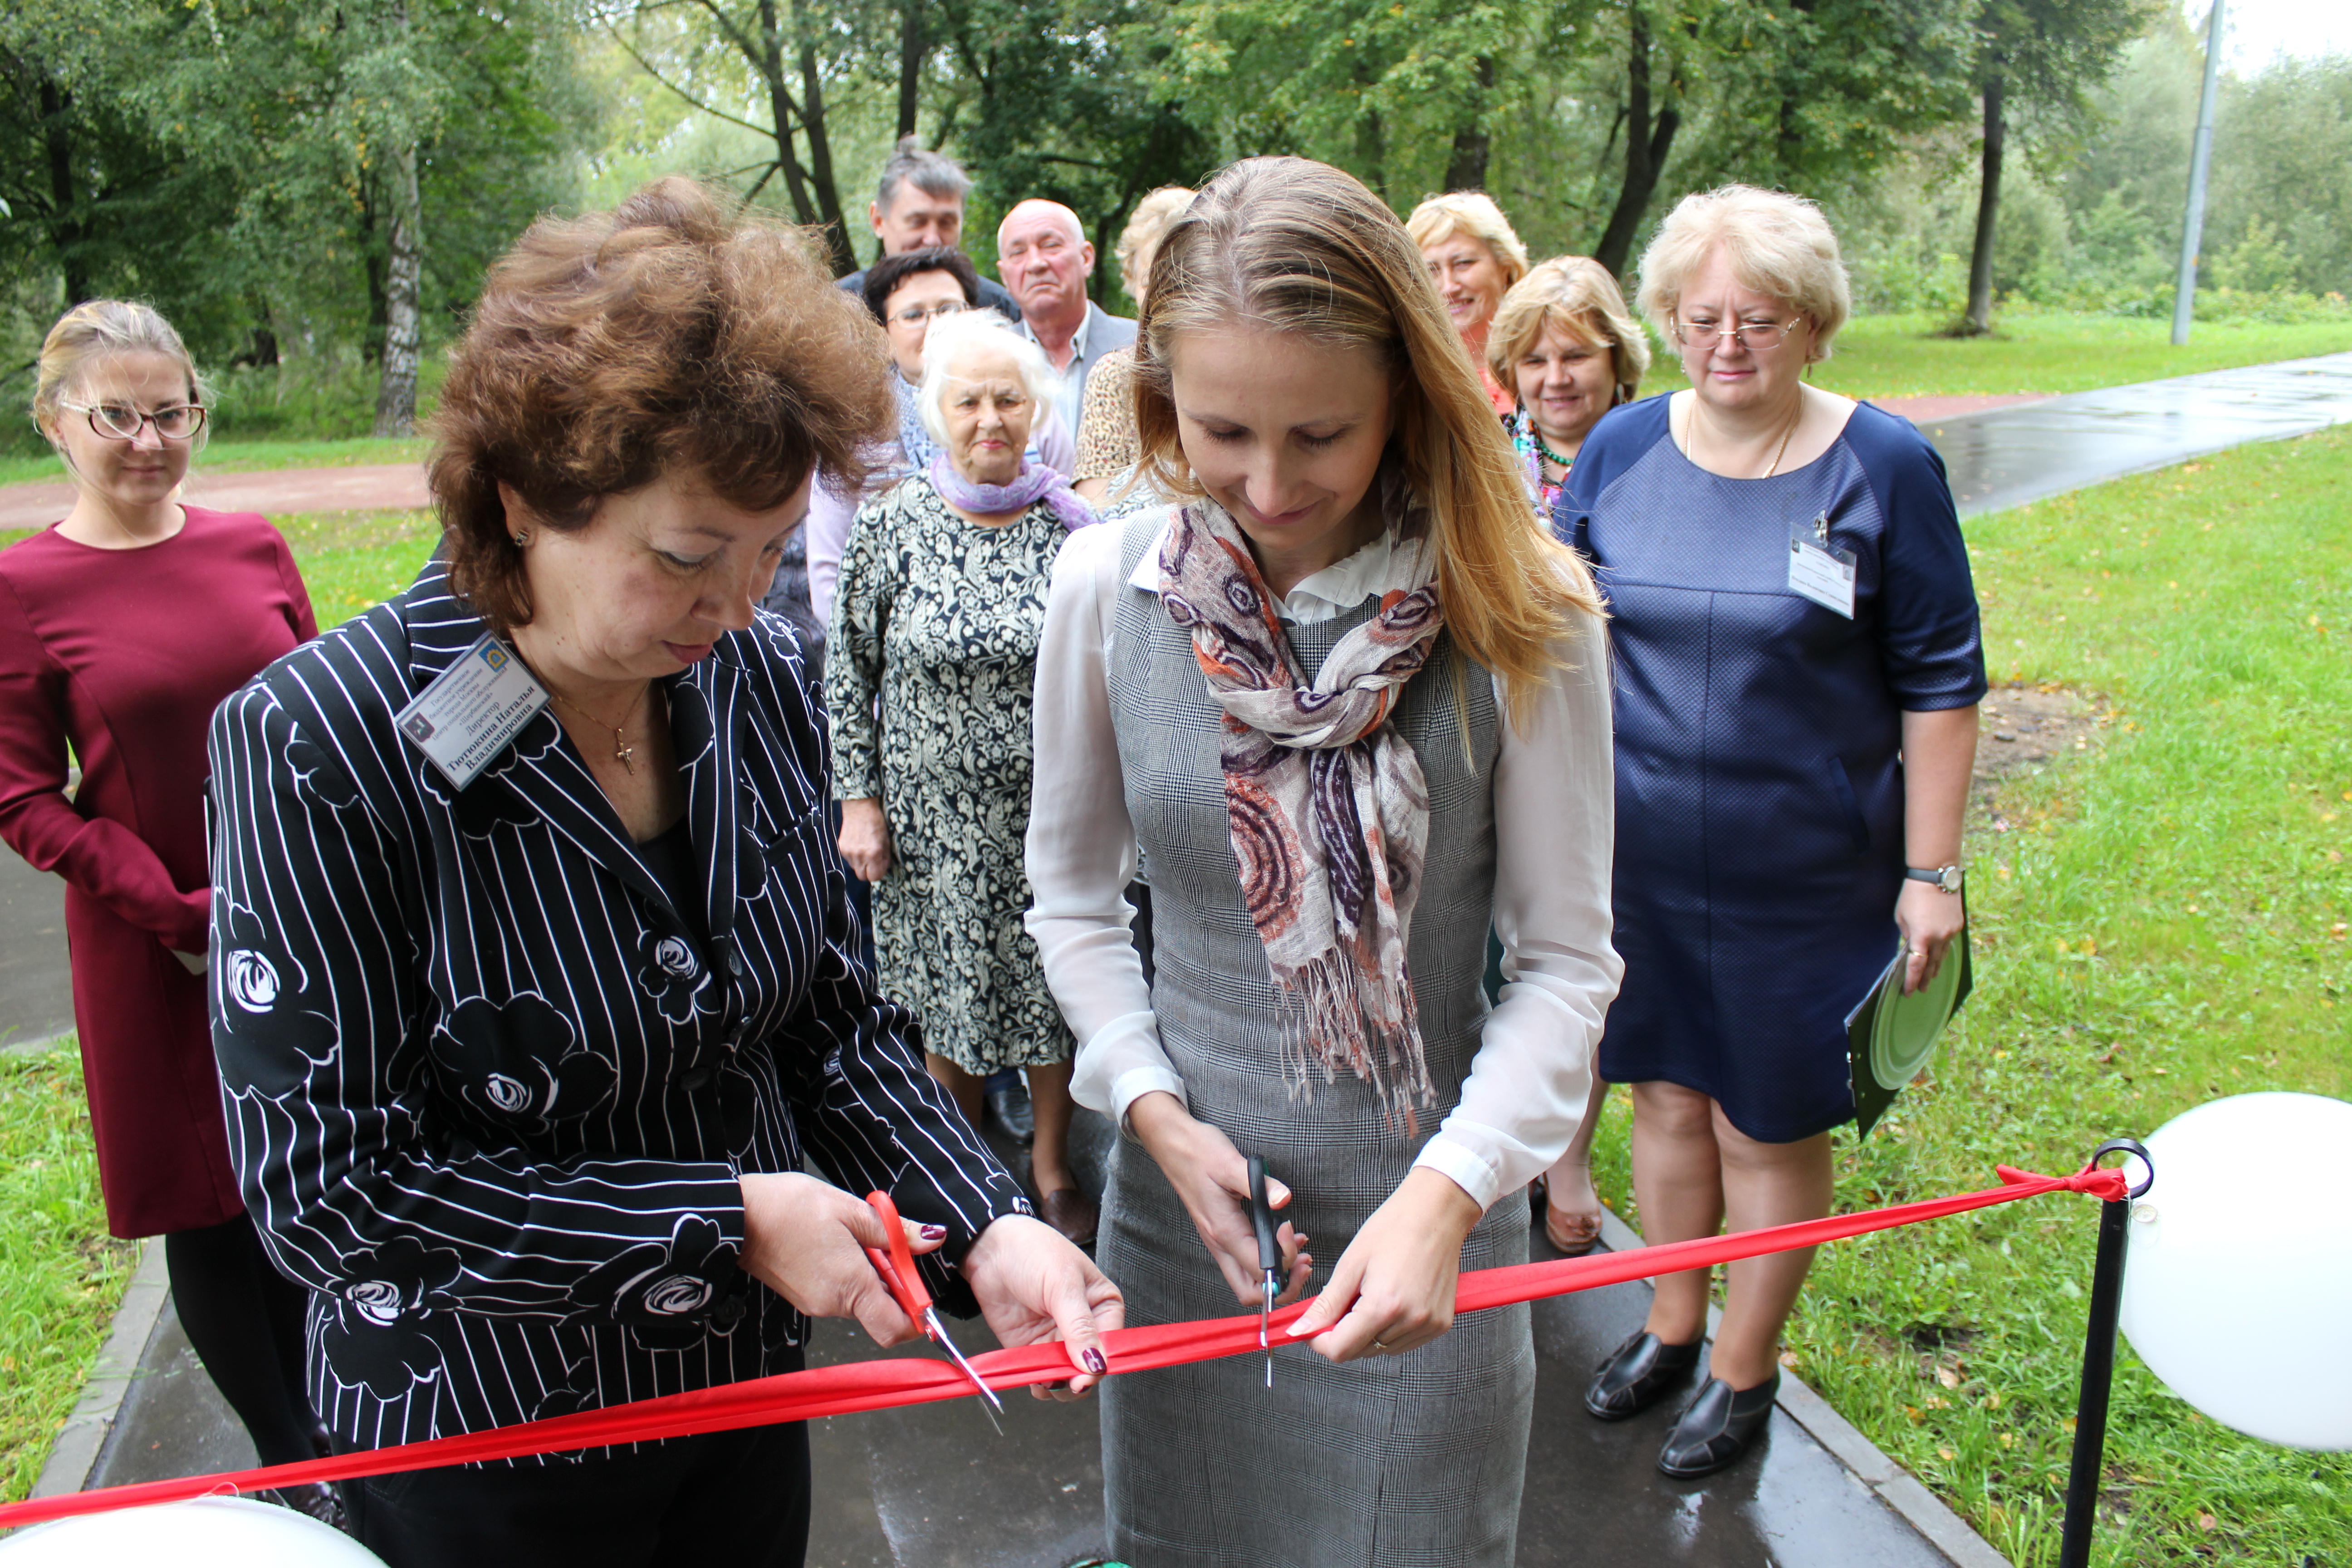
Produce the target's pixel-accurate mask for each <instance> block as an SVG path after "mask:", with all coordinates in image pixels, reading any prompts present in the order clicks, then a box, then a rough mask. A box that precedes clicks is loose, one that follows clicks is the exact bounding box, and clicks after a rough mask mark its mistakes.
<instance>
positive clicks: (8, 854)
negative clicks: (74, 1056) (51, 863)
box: [0, 847, 73, 1049]
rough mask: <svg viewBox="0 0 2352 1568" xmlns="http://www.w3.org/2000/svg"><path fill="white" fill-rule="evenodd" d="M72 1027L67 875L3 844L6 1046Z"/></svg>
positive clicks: (0, 896) (0, 898) (1, 1010)
mask: <svg viewBox="0 0 2352 1568" xmlns="http://www.w3.org/2000/svg"><path fill="white" fill-rule="evenodd" d="M72 1027H73V975H72V973H71V971H70V970H68V968H67V966H66V884H65V879H64V878H62V877H53V876H51V875H50V874H49V873H47V871H36V870H34V869H33V868H31V867H30V866H27V865H26V864H25V862H24V860H23V859H22V858H19V857H18V856H17V854H16V851H15V850H13V849H8V848H5V847H0V1049H5V1047H9V1046H21V1045H26V1044H27V1043H30V1042H33V1041H37V1040H47V1039H49V1038H50V1037H53V1036H57V1035H61V1034H63V1033H64V1032H65V1031H66V1030H68V1029H70V1028H72Z"/></svg>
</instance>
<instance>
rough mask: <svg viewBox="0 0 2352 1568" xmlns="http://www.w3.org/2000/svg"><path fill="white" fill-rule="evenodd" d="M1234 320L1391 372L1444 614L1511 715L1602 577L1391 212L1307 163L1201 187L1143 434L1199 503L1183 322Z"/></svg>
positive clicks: (1168, 245)
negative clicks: (1547, 491)
mask: <svg viewBox="0 0 2352 1568" xmlns="http://www.w3.org/2000/svg"><path fill="white" fill-rule="evenodd" d="M1237 327H1245V328H1256V329H1262V330H1265V331H1276V332H1286V333H1294V334H1297V336H1299V337H1303V338H1306V339H1307V340H1309V341H1311V342H1318V343H1323V344H1328V345H1331V346H1334V347H1340V348H1361V349H1370V350H1371V351H1372V352H1373V353H1376V354H1377V355H1378V356H1379V357H1380V358H1381V360H1382V361H1383V362H1384V363H1386V364H1387V366H1388V368H1389V374H1390V377H1391V390H1392V392H1393V394H1394V402H1393V407H1394V410H1395V418H1396V425H1395V435H1394V436H1393V437H1391V445H1390V450H1391V453H1392V454H1393V455H1394V456H1395V457H1396V458H1398V459H1400V460H1401V462H1402V467H1403V472H1404V478H1405V481H1406V482H1407V483H1408V484H1409V485H1411V486H1412V489H1413V492H1414V493H1415V495H1416V496H1418V497H1419V498H1420V499H1421V500H1423V502H1424V503H1425V504H1426V506H1427V508H1428V517H1429V539H1430V543H1431V545H1432V547H1433V552H1434V554H1435V556H1436V558H1437V591H1438V596H1439V600H1440V603H1441V604H1442V605H1444V612H1445V624H1446V627H1447V629H1448V630H1449V631H1451V632H1452V633H1453V636H1454V644H1455V646H1456V647H1459V648H1460V649H1461V650H1462V651H1463V652H1464V653H1465V654H1466V655H1467V656H1468V657H1469V658H1472V659H1474V660H1475V661H1476V662H1477V663H1479V664H1481V665H1483V666H1485V667H1486V668H1487V669H1488V670H1490V671H1492V672H1493V673H1494V674H1496V676H1499V677H1501V678H1502V679H1503V680H1504V681H1505V683H1506V689H1507V690H1508V692H1509V694H1510V710H1511V714H1512V717H1513V719H1514V720H1515V721H1522V722H1524V721H1526V719H1527V718H1528V714H1529V713H1530V712H1531V711H1532V704H1533V702H1534V700H1535V694H1536V691H1537V689H1538V688H1539V687H1540V686H1541V685H1542V683H1543V682H1544V681H1545V680H1546V679H1548V678H1549V676H1550V674H1551V672H1552V671H1553V670H1554V669H1555V668H1558V660H1557V659H1556V658H1554V657H1553V655H1552V652H1551V645H1552V644H1554V643H1556V642H1558V641H1559V640H1561V639H1562V638H1564V637H1567V636H1568V635H1569V631H1570V624H1571V619H1572V617H1573V616H1575V615H1576V614H1577V613H1578V612H1583V613H1586V614H1590V615H1596V616H1597V615H1599V614H1600V613H1601V599H1600V595H1599V594H1598V593H1596V592H1595V591H1594V589H1593V585H1592V577H1591V574H1590V573H1589V572H1588V571H1586V569H1585V567H1584V564H1583V563H1582V562H1581V561H1580V560H1579V559H1578V558H1577V556H1576V554H1575V552H1572V551H1570V549H1569V548H1568V547H1567V546H1565V545H1563V544H1561V543H1560V542H1558V541H1557V540H1555V539H1553V538H1552V536H1551V535H1550V534H1549V532H1547V531H1545V530H1544V528H1543V526H1542V525H1541V524H1540V523H1538V521H1536V516H1535V512H1534V510H1533V509H1531V508H1530V507H1529V506H1528V492H1527V487H1526V484H1525V482H1524V481H1523V480H1522V479H1520V478H1519V473H1518V469H1517V465H1516V463H1515V462H1514V460H1513V458H1512V455H1511V447H1510V443H1509V441H1508V440H1507V439H1506V438H1505V437H1504V434H1503V427H1502V426H1501V424H1500V423H1499V422H1498V421H1497V420H1496V418H1495V411H1494V409H1493V407H1492V406H1491V405H1489V404H1488V403H1487V401H1486V392H1485V390H1484V389H1483V388H1482V387H1480V385H1479V384H1478V381H1477V377H1476V375H1475V374H1474V373H1473V371H1472V369H1471V366H1470V362H1469V361H1468V360H1467V359H1466V358H1465V357H1464V355H1463V353H1462V340H1461V338H1460V337H1459V336H1458V335H1457V334H1456V333H1455V331H1454V323H1453V322H1452V321H1450V320H1448V319H1447V317H1446V314H1445V307H1444V304H1442V303H1441V302H1440V301H1439V300H1438V297H1437V290H1436V289H1435V287H1434V286H1433V285H1432V284H1431V282H1430V280H1429V272H1428V269H1427V268H1424V267H1423V265H1422V260H1421V255H1420V252H1419V250H1418V249H1417V248H1416V247H1414V245H1413V243H1412V239H1411V238H1410V237H1407V235H1406V234H1405V231H1404V226H1402V224H1400V223H1398V222H1397V220H1396V215H1395V214H1393V213H1391V212H1390V211H1389V209H1388V208H1387V206H1385V205H1382V203H1381V200H1380V198H1378V197H1377V196H1375V195H1372V194H1371V192H1370V191H1368V190H1366V189H1365V188H1364V187H1363V186H1362V185H1361V184H1359V183H1357V181H1356V180H1355V179H1354V178H1352V177H1351V176H1349V175H1348V174H1342V173H1341V172H1340V171H1339V170H1338V169H1334V168H1331V167H1330V166H1328V164H1323V163H1310V162H1308V161H1307V160H1306V159H1304V158H1248V159H1244V160H1243V161H1242V162H1240V163H1234V164H1232V165H1230V166H1229V167H1227V168H1225V169H1224V170H1223V171H1221V172H1220V173H1219V174H1217V175H1216V177H1215V178H1213V179H1212V180H1211V181H1210V182H1209V183H1208V184H1206V185H1205V186H1203V187H1202V191H1201V194H1200V195H1197V196H1195V197H1193V198H1192V205H1191V206H1190V207H1189V208H1187V209H1186V210H1185V213H1184V216H1182V217H1181V218H1180V219H1178V220H1177V223H1176V226H1174V227H1173V228H1171V229H1170V230H1169V232H1168V236H1167V237H1166V238H1165V239H1163V240H1161V241H1160V251H1159V254H1158V255H1157V256H1156V257H1154V258H1153V259H1152V263H1151V285H1150V289H1148V290H1147V291H1146V293H1145V296H1144V303H1143V320H1142V322H1141V324H1140V326H1139V331H1138V332H1137V334H1136V341H1135V394H1134V395H1135V415H1136V433H1137V437H1138V438H1139V444H1140V447H1141V451H1142V459H1141V460H1142V465H1143V467H1144V468H1145V469H1146V470H1148V472H1149V474H1150V479H1152V480H1153V481H1154V482H1155V483H1156V484H1157V485H1158V487H1159V488H1160V489H1162V490H1164V491H1167V492H1168V493H1170V494H1172V495H1176V496H1183V497H1197V496H1199V495H1200V494H1202V489H1201V486H1200V484H1199V481H1198V480H1197V479H1195V478H1194V477H1193V474H1192V468H1191V466H1190V465H1189V464H1187V463H1186V461H1185V460H1184V453H1183V447H1182V444H1181V441H1180V439H1179V436H1178V428H1177V421H1176V405H1175V400H1174V396H1173V395H1172V392H1171V386H1170V380H1169V363H1170V351H1171V348H1172V347H1173V345H1174V342H1175V340H1176V339H1177V338H1179V337H1181V336H1182V335H1184V334H1186V333H1192V332H1215V331H1233V330H1234V329H1235V328H1237Z"/></svg>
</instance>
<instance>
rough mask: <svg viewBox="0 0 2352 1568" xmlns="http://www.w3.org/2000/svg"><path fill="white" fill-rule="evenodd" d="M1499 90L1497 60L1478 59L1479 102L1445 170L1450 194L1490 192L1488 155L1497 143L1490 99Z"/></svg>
mask: <svg viewBox="0 0 2352 1568" xmlns="http://www.w3.org/2000/svg"><path fill="white" fill-rule="evenodd" d="M1494 89H1495V57H1494V56H1492V55H1480V56H1479V57H1478V101H1477V102H1476V104H1475V105H1474V106H1473V107H1472V108H1471V109H1470V110H1469V112H1468V113H1467V114H1465V116H1464V117H1463V121H1462V124H1461V126H1460V128H1459V129H1457V130H1456V131H1455V132H1454V157H1453V159H1452V161H1451V162H1450V163H1447V164H1446V167H1445V188H1446V189H1447V190H1449V191H1483V190H1485V189H1486V155H1487V153H1488V152H1489V150H1490V149H1491V148H1492V145H1493V142H1492V141H1491V139H1490V138H1489V137H1488V136H1487V134H1486V95H1487V94H1488V93H1490V92H1492V91H1493V90H1494Z"/></svg>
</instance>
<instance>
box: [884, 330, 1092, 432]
mask: <svg viewBox="0 0 2352 1568" xmlns="http://www.w3.org/2000/svg"><path fill="white" fill-rule="evenodd" d="M971 348H992V349H1000V350H1003V352H1004V353H1009V354H1011V355H1012V356H1013V370H1014V374H1017V375H1019V376H1020V378H1021V390H1022V391H1024V392H1025V393H1027V394H1028V395H1029V401H1030V404H1031V405H1033V407H1034V412H1033V413H1032V414H1031V416H1030V419H1029V438H1030V439H1031V440H1033V441H1034V440H1035V439H1036V438H1037V434H1038V432H1039V430H1040V429H1041V428H1043V426H1044V423H1045V417H1046V416H1047V415H1049V414H1050V413H1051V412H1052V411H1053V407H1054V395H1055V393H1056V392H1058V391H1059V390H1060V384H1059V382H1058V380H1057V378H1056V377H1055V374H1054V367H1053V366H1052V365H1051V364H1049V363H1046V360H1045V350H1044V349H1041V348H1039V347H1038V346H1037V344H1036V343H1035V342H1034V340H1032V339H1030V338H1028V337H1026V336H1024V334H1023V333H1022V331H1020V329H1019V328H1017V327H1015V326H1014V325H1013V323H1012V322H1011V321H1006V320H1005V319H1004V318H1003V316H1000V315H998V314H997V313H996V312H995V311H993V310H958V311H956V312H955V313H954V314H952V315H947V316H935V317H933V318H932V319H931V330H930V331H929V334H928V335H926V336H925V337H924V339H923V384H922V388H921V390H920V391H919V392H917V393H916V394H915V407H916V408H917V410H918V411H919V412H920V413H921V415H922V416H923V428H924V429H926V430H928V431H929V432H930V433H931V439H932V440H934V441H937V442H938V443H940V445H941V446H942V447H944V446H946V445H947V440H948V388H949V386H950V380H949V376H948V367H949V366H950V365H951V364H953V363H955V361H956V356H957V355H958V354H961V353H963V352H964V351H965V350H966V349H971Z"/></svg>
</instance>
